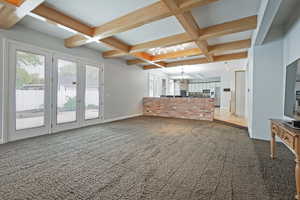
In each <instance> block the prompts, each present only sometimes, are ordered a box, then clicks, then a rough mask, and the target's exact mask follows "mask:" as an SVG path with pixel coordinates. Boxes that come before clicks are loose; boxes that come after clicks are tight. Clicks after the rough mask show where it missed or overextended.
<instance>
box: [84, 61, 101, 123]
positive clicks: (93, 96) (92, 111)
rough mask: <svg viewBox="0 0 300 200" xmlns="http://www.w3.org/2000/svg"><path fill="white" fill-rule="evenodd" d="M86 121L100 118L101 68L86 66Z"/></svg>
mask: <svg viewBox="0 0 300 200" xmlns="http://www.w3.org/2000/svg"><path fill="white" fill-rule="evenodd" d="M85 69H86V73H85V75H86V81H85V83H86V84H85V119H96V118H99V108H100V107H99V89H100V86H99V68H98V67H93V66H89V65H87V66H86V68H85Z"/></svg>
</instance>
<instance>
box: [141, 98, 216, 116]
mask: <svg viewBox="0 0 300 200" xmlns="http://www.w3.org/2000/svg"><path fill="white" fill-rule="evenodd" d="M143 108H144V115H146V116H159V117H172V118H182V119H195V120H208V121H213V119H214V109H215V103H214V99H213V98H199V97H145V98H144V99H143Z"/></svg>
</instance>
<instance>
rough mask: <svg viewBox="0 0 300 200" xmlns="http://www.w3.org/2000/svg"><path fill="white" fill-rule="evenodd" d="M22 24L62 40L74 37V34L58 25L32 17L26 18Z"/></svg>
mask: <svg viewBox="0 0 300 200" xmlns="http://www.w3.org/2000/svg"><path fill="white" fill-rule="evenodd" d="M20 24H21V25H23V26H25V27H28V28H30V29H33V30H36V31H39V32H42V33H46V34H47V35H51V36H54V37H57V38H61V39H65V38H68V37H71V36H73V35H74V33H72V32H70V31H67V30H64V29H62V28H60V27H58V26H57V25H54V24H50V23H47V22H45V21H41V20H39V19H36V18H34V17H31V16H26V17H24V18H23V19H22V20H21V22H20Z"/></svg>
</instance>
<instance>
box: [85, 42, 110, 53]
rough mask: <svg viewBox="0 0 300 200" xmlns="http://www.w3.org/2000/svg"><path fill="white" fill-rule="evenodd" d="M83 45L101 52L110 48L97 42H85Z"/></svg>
mask: <svg viewBox="0 0 300 200" xmlns="http://www.w3.org/2000/svg"><path fill="white" fill-rule="evenodd" d="M85 46H86V47H88V48H90V49H94V50H97V51H101V52H103V51H110V50H112V49H111V48H108V47H106V46H104V45H101V44H99V43H97V42H93V43H89V44H86V45H85Z"/></svg>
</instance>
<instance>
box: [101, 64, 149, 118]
mask: <svg viewBox="0 0 300 200" xmlns="http://www.w3.org/2000/svg"><path fill="white" fill-rule="evenodd" d="M104 85H105V88H104V94H105V98H104V104H105V111H104V117H105V119H113V118H119V117H122V116H128V115H136V114H142V113H143V106H142V103H143V102H142V100H143V97H145V96H148V73H147V72H146V71H144V70H142V69H141V68H140V67H131V66H127V65H126V64H123V63H121V62H120V61H119V60H111V61H110V62H106V64H105V72H104Z"/></svg>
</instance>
